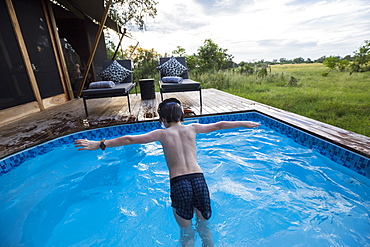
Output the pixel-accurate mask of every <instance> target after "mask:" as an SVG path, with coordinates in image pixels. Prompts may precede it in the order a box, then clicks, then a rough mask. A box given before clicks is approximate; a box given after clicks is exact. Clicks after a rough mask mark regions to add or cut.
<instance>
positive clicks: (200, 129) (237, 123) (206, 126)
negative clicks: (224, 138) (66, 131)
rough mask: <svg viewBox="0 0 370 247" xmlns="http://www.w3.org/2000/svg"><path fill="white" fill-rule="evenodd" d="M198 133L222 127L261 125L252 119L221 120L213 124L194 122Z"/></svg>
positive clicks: (252, 126)
mask: <svg viewBox="0 0 370 247" xmlns="http://www.w3.org/2000/svg"><path fill="white" fill-rule="evenodd" d="M193 126H194V128H195V129H196V132H197V133H208V132H212V131H216V130H222V129H233V128H238V127H244V128H254V127H258V126H260V124H259V123H256V122H251V121H220V122H217V123H211V124H194V125H193Z"/></svg>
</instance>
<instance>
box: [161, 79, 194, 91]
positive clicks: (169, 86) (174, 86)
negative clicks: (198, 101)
mask: <svg viewBox="0 0 370 247" xmlns="http://www.w3.org/2000/svg"><path fill="white" fill-rule="evenodd" d="M160 86H161V89H162V90H163V91H172V92H176V91H178V92H180V91H182V90H184V91H193V90H194V91H195V90H200V89H201V86H200V82H197V81H193V80H190V79H184V80H183V81H182V83H181V84H180V83H171V82H167V83H163V82H162V81H161V82H160Z"/></svg>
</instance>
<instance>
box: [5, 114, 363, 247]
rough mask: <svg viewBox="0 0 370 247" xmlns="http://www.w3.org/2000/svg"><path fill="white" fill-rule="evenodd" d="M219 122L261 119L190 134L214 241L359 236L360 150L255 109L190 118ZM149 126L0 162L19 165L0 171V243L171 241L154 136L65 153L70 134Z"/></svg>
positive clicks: (328, 242) (173, 231)
mask: <svg viewBox="0 0 370 247" xmlns="http://www.w3.org/2000/svg"><path fill="white" fill-rule="evenodd" d="M225 119H229V120H230V119H232V120H253V121H259V122H261V123H262V124H263V127H260V128H258V129H256V130H251V129H236V130H228V131H220V132H215V133H210V134H207V135H201V136H199V138H198V139H199V140H198V155H199V162H200V164H201V166H202V167H203V169H204V172H205V176H206V179H207V181H208V183H209V187H210V191H211V197H212V206H213V209H214V216H213V217H212V218H211V224H212V230H213V233H214V240H215V243H216V246H284V244H285V246H292V245H295V244H297V245H301V246H311V245H318V246H366V245H369V244H370V241H369V232H370V231H369V230H370V229H369V209H370V205H369V201H370V200H369V199H370V198H369V180H368V178H366V176H368V167H369V160H368V159H367V158H365V157H362V156H361V155H358V154H356V153H352V152H350V151H348V150H343V149H342V148H341V147H338V146H336V145H333V144H331V143H327V142H325V141H322V140H318V139H317V138H315V137H314V136H311V135H307V134H306V133H304V132H301V131H299V130H295V129H294V128H292V127H290V126H288V125H285V124H282V123H280V122H277V121H275V120H273V119H270V118H268V117H266V116H264V115H261V114H258V113H243V114H233V115H227V116H212V117H205V118H200V119H199V121H200V122H214V121H220V120H225ZM158 127H159V124H158V123H156V122H148V123H141V124H134V125H125V126H117V127H111V128H108V129H99V130H94V131H88V132H83V133H79V134H75V135H70V136H67V137H64V138H59V139H58V140H55V141H52V142H48V143H46V144H44V145H41V146H39V147H37V148H33V149H29V150H26V151H25V152H23V153H22V154H17V155H14V156H11V157H8V158H7V159H6V160H1V163H0V166H1V168H2V169H3V171H4V173H5V171H6V172H7V171H9V170H11V169H12V168H13V167H15V166H17V165H19V167H17V169H15V170H14V171H12V172H10V173H8V174H4V175H2V176H1V177H0V184H1V185H0V186H1V187H0V190H1V191H2V193H1V197H0V198H1V200H0V210H1V211H0V213H1V215H2V217H1V219H0V227H1V229H2V231H1V233H0V239H1V240H2V242H3V243H5V244H7V245H20V244H25V245H26V246H52V245H55V246H79V245H99V246H125V245H127V243H135V245H136V246H176V245H177V244H178V228H177V225H176V222H175V221H174V219H173V216H172V211H171V210H170V200H169V194H168V193H169V179H168V172H167V169H166V165H165V161H164V158H163V157H162V151H161V147H160V145H159V144H158V143H150V144H146V145H134V146H127V147H120V148H118V149H117V151H114V150H107V151H105V152H102V151H94V152H77V151H76V150H75V148H74V147H73V145H72V143H73V140H75V139H77V138H90V139H101V138H102V137H107V138H111V137H114V136H119V135H122V134H125V133H132V132H134V133H136V132H142V131H148V130H151V129H156V128H158ZM276 130H278V131H276ZM282 133H283V134H282ZM286 135H289V136H291V138H287V137H286ZM302 144H304V145H302ZM55 148H56V149H55ZM347 152H349V153H347ZM61 154H62V158H63V159H61V158H60V157H59V156H60V155H61ZM348 157H351V159H349V158H348ZM44 161H47V162H44ZM334 161H336V162H334ZM16 162H19V163H16ZM11 164H15V166H13V167H12V166H11ZM20 164H22V165H20ZM344 166H347V167H349V168H350V169H352V170H353V171H352V170H349V169H347V168H345V167H344ZM362 167H365V168H364V169H362ZM4 168H5V169H7V170H4ZM359 174H362V175H359ZM199 243H200V242H199V239H198V240H197V244H199Z"/></svg>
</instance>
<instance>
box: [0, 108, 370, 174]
mask: <svg viewBox="0 0 370 247" xmlns="http://www.w3.org/2000/svg"><path fill="white" fill-rule="evenodd" d="M196 119H197V120H198V121H199V123H213V122H218V121H225V120H228V121H240V120H250V121H257V122H260V123H261V124H263V125H265V126H268V127H269V128H271V129H273V130H275V131H277V132H279V133H281V134H283V135H286V136H287V137H289V138H292V139H293V140H294V141H295V142H297V143H299V144H301V145H303V146H306V147H308V148H310V149H313V150H315V151H317V152H318V153H320V154H322V155H324V156H326V157H328V158H330V159H331V160H333V161H335V162H336V163H338V164H340V165H342V166H344V167H347V168H349V169H351V170H353V171H355V172H357V173H358V174H361V175H363V176H365V177H367V178H370V159H369V158H367V157H365V156H362V155H361V154H358V153H355V152H353V151H351V150H348V149H345V148H344V147H341V146H338V145H336V144H334V143H331V142H329V141H326V140H323V139H320V138H319V137H316V136H314V135H312V134H309V133H307V132H305V131H302V130H300V129H297V128H295V127H293V126H290V125H288V124H285V123H283V122H281V121H279V120H276V119H273V118H271V117H269V116H266V115H264V114H262V113H258V112H254V111H253V112H244V113H232V114H226V115H215V116H202V117H197V118H190V119H187V120H189V121H191V120H196ZM158 128H160V124H159V122H158V121H155V122H154V121H152V122H142V123H135V124H124V125H118V126H113V127H106V128H101V129H93V130H87V131H83V132H77V133H74V134H70V135H67V136H63V137H59V138H57V139H54V140H51V141H48V142H46V143H43V144H40V145H38V146H36V147H32V148H28V149H25V150H23V151H22V152H18V153H15V154H13V155H10V156H8V157H5V158H3V159H1V160H0V176H1V175H3V174H5V173H7V172H9V171H11V170H12V169H14V168H15V167H17V166H19V165H21V164H22V163H23V162H25V161H26V160H28V159H32V158H34V157H36V156H38V155H42V154H45V153H47V152H49V151H51V150H52V149H53V148H55V147H58V146H60V145H64V144H68V143H71V145H72V143H73V142H74V140H76V139H84V138H87V139H92V140H100V139H101V138H103V137H104V138H111V137H115V136H120V135H125V134H130V133H136V132H142V131H151V130H154V129H158Z"/></svg>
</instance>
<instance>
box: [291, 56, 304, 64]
mask: <svg viewBox="0 0 370 247" xmlns="http://www.w3.org/2000/svg"><path fill="white" fill-rule="evenodd" d="M303 62H304V58H303V57H297V58H294V59H293V63H303Z"/></svg>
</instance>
